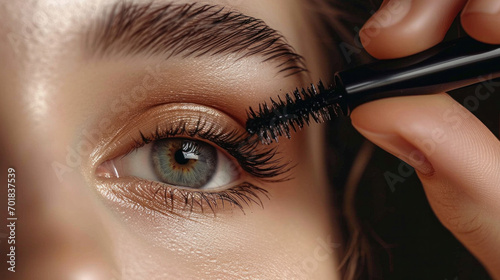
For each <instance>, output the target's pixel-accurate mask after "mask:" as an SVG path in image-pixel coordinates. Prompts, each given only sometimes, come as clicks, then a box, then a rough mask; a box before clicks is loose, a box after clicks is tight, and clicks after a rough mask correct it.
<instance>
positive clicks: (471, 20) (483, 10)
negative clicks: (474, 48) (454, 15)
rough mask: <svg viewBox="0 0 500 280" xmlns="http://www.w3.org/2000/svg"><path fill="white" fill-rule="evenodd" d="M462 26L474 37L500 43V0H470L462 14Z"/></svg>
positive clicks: (482, 40) (491, 42)
mask: <svg viewBox="0 0 500 280" xmlns="http://www.w3.org/2000/svg"><path fill="white" fill-rule="evenodd" d="M461 21H462V26H463V28H464V29H465V31H466V32H467V33H468V34H469V35H470V36H471V37H473V38H474V39H476V40H478V41H481V42H485V43H489V44H500V28H499V26H500V1H498V0H470V1H469V2H468V3H467V5H466V6H465V8H464V10H463V12H462V15H461Z"/></svg>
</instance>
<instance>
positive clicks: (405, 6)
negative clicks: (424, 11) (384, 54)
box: [362, 0, 412, 35]
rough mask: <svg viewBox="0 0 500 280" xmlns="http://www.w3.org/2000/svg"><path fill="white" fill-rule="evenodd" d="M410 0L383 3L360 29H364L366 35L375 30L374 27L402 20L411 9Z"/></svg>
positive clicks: (387, 25) (383, 26)
mask: <svg viewBox="0 0 500 280" xmlns="http://www.w3.org/2000/svg"><path fill="white" fill-rule="evenodd" d="M411 2H412V0H391V1H389V2H388V3H387V4H385V5H383V6H382V8H381V9H380V10H378V11H377V12H376V13H375V14H373V16H372V17H371V18H370V19H369V20H368V21H367V22H366V24H365V25H364V26H363V28H362V30H366V32H367V35H370V34H372V33H373V32H375V30H376V29H380V28H385V27H389V26H392V25H395V24H397V23H398V22H400V21H401V20H403V19H404V18H405V17H406V15H408V13H409V12H410V10H411Z"/></svg>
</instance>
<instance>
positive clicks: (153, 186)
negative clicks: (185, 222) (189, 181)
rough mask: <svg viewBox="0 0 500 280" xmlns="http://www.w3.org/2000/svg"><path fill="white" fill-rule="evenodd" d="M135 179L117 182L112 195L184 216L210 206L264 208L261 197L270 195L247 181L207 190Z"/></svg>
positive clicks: (214, 211)
mask: <svg viewBox="0 0 500 280" xmlns="http://www.w3.org/2000/svg"><path fill="white" fill-rule="evenodd" d="M132 181H133V182H131V183H128V187H125V188H124V187H123V185H121V184H117V183H114V184H113V185H112V186H111V188H109V189H108V190H110V191H111V194H112V196H113V197H115V198H117V199H119V200H122V201H128V202H131V203H132V204H135V205H137V206H138V208H145V209H150V210H153V211H155V212H159V213H163V214H171V215H176V216H183V214H179V213H186V212H188V214H190V213H192V212H198V213H202V214H206V211H208V210H210V211H211V212H212V213H213V214H214V215H216V210H218V209H226V208H229V207H231V208H234V207H236V208H238V209H240V210H241V211H242V212H243V213H244V214H245V210H244V206H245V205H246V206H250V205H251V204H257V205H258V206H260V207H262V208H263V207H264V203H263V201H262V198H263V197H265V198H267V199H270V196H269V193H268V191H267V190H265V189H263V188H260V187H258V186H255V185H253V184H250V183H247V182H243V183H241V184H239V185H236V186H233V187H230V188H228V189H226V190H222V191H217V192H208V191H207V192H205V191H197V190H188V189H182V188H177V187H173V186H169V185H166V184H164V183H160V182H146V181H145V180H143V179H140V178H135V179H134V180H132ZM134 208H136V207H134Z"/></svg>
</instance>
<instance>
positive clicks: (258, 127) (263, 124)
mask: <svg viewBox="0 0 500 280" xmlns="http://www.w3.org/2000/svg"><path fill="white" fill-rule="evenodd" d="M332 94H334V93H332V92H330V90H327V89H325V87H324V86H323V84H322V83H321V82H319V84H318V86H317V87H316V86H315V85H313V84H311V86H310V87H308V88H307V89H304V88H302V89H298V88H297V89H295V90H294V91H293V92H292V93H287V94H286V95H285V97H284V98H281V97H280V96H278V97H277V99H273V98H271V104H270V105H268V104H267V103H263V104H260V105H259V108H258V110H257V111H255V110H253V109H252V108H249V110H248V111H247V115H248V120H247V123H246V128H247V131H248V132H249V133H250V134H255V135H257V136H258V137H259V138H260V140H261V141H262V142H263V143H265V144H270V143H272V142H273V141H276V142H278V137H280V136H286V137H287V138H290V137H291V135H290V133H291V131H292V130H293V131H294V132H295V131H297V130H298V129H301V128H302V127H303V126H304V124H306V125H309V123H310V122H311V119H312V120H313V121H314V122H317V123H321V122H325V121H327V120H330V119H331V117H332V116H338V115H339V114H340V112H341V108H340V106H339V105H338V104H334V105H331V103H332V102H331V100H332ZM334 103H335V102H334Z"/></svg>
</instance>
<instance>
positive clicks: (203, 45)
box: [87, 2, 307, 76]
mask: <svg viewBox="0 0 500 280" xmlns="http://www.w3.org/2000/svg"><path fill="white" fill-rule="evenodd" d="M87 48H88V49H90V51H91V52H92V53H93V54H98V55H105V54H132V55H134V54H138V53H145V54H147V55H158V54H162V55H166V56H167V58H170V57H172V56H178V55H181V56H182V57H184V58H187V57H191V56H194V57H200V56H213V55H223V54H236V55H237V59H243V58H246V57H249V56H256V55H259V56H261V57H262V58H263V59H262V61H263V62H274V63H275V64H276V67H277V68H278V73H279V74H283V75H284V76H291V75H295V74H298V73H301V72H307V68H306V66H305V62H304V59H303V57H302V56H300V55H299V54H297V53H296V52H295V50H294V49H293V47H292V46H290V45H289V44H288V43H287V41H286V39H285V38H284V37H283V35H281V34H280V33H279V32H277V31H276V30H274V29H272V28H271V27H269V26H268V25H266V24H265V23H264V21H262V20H260V19H256V18H253V17H250V16H246V15H243V14H241V13H239V12H235V11H228V10H227V8H225V7H221V6H217V5H200V4H197V3H191V4H172V3H169V4H163V5H154V4H153V3H148V4H137V3H129V2H119V3H117V4H115V5H113V6H112V7H111V8H110V9H108V10H106V11H105V13H104V16H103V17H102V18H101V20H98V21H97V23H96V24H95V25H93V27H92V28H91V29H90V32H89V33H88V38H87Z"/></svg>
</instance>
